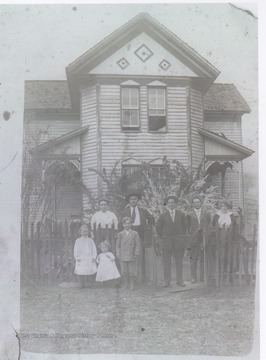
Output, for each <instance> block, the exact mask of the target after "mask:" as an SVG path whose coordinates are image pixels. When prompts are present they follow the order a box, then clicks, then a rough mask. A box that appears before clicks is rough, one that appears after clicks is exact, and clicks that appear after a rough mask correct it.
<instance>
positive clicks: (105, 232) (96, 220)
mask: <svg viewBox="0 0 266 360" xmlns="http://www.w3.org/2000/svg"><path fill="white" fill-rule="evenodd" d="M98 204H99V209H100V210H99V211H97V212H96V213H95V214H93V216H92V218H91V229H92V231H93V233H94V239H95V241H96V244H97V245H98V246H99V244H100V243H101V242H102V241H105V240H107V241H108V242H109V243H110V244H111V251H112V252H113V253H115V237H116V234H117V229H118V220H117V217H116V215H115V214H114V213H113V212H112V211H110V210H108V206H109V201H108V200H107V199H105V198H101V199H100V200H99V202H98Z"/></svg>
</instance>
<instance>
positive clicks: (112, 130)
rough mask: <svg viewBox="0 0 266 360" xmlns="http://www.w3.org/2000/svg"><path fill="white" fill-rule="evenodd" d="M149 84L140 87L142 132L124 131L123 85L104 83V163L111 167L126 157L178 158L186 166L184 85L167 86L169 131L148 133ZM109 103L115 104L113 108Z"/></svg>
mask: <svg viewBox="0 0 266 360" xmlns="http://www.w3.org/2000/svg"><path fill="white" fill-rule="evenodd" d="M147 97H148V96H147V87H146V86H141V87H140V121H141V131H140V132H123V131H121V118H120V87H119V86H115V85H101V90H100V119H101V120H100V121H101V145H102V166H103V167H104V168H106V170H110V169H111V168H112V166H113V165H114V163H115V162H116V161H117V160H119V159H121V158H123V157H127V156H133V157H134V158H135V159H137V160H140V161H150V160H153V159H155V158H157V157H159V158H162V157H163V156H167V158H169V159H170V160H171V159H178V160H179V161H181V162H182V163H184V164H185V165H187V107H186V90H185V88H175V87H172V88H168V89H167V109H168V114H167V115H168V116H167V121H168V133H159V132H158V133H149V132H148V118H147V117H148V104H147V100H148V99H147ZM109 104H112V106H111V107H110V106H109Z"/></svg>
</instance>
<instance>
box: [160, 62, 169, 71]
mask: <svg viewBox="0 0 266 360" xmlns="http://www.w3.org/2000/svg"><path fill="white" fill-rule="evenodd" d="M159 66H160V68H162V69H163V70H165V71H166V70H168V69H169V67H170V66H171V64H170V63H169V61H167V60H165V59H163V60H162V61H161V62H160V64H159Z"/></svg>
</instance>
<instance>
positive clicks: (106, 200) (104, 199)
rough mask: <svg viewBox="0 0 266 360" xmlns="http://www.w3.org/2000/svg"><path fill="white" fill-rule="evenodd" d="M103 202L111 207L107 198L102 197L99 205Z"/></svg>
mask: <svg viewBox="0 0 266 360" xmlns="http://www.w3.org/2000/svg"><path fill="white" fill-rule="evenodd" d="M102 201H105V202H106V203H107V204H108V205H109V200H108V199H106V198H105V197H101V198H100V199H99V200H98V204H99V205H100V203H101V202H102Z"/></svg>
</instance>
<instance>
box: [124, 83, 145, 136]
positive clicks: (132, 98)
mask: <svg viewBox="0 0 266 360" xmlns="http://www.w3.org/2000/svg"><path fill="white" fill-rule="evenodd" d="M121 104H122V109H121V110H122V130H139V129H140V119H139V88H138V87H133V86H130V87H122V88H121Z"/></svg>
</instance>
